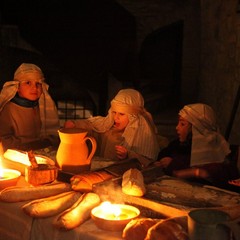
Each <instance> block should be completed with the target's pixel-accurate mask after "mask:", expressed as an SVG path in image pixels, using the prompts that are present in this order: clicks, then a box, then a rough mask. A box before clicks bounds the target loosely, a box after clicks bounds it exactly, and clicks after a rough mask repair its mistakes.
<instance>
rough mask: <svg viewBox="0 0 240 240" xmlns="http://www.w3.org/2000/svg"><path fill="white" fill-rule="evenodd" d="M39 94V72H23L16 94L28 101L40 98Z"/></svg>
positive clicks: (40, 89) (40, 91) (40, 90)
mask: <svg viewBox="0 0 240 240" xmlns="http://www.w3.org/2000/svg"><path fill="white" fill-rule="evenodd" d="M23 78H24V79H23ZM41 94H42V83H41V82H40V76H39V74H38V73H31V74H24V77H22V79H21V81H20V84H19V88H18V95H19V96H20V97H22V98H25V99H28V100H30V101H36V100H37V99H39V98H40V96H41Z"/></svg>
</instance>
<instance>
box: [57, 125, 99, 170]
mask: <svg viewBox="0 0 240 240" xmlns="http://www.w3.org/2000/svg"><path fill="white" fill-rule="evenodd" d="M58 133H59V137H60V144H59V147H58V150H57V154H56V160H57V164H58V166H59V168H60V169H61V170H62V171H65V172H69V173H81V172H85V171H88V170H90V168H91V160H92V157H93V155H94V153H95V152H96V148H97V143H96V140H95V138H93V137H89V136H87V131H86V130H83V129H80V128H63V129H60V130H59V131H58ZM87 143H89V144H87Z"/></svg>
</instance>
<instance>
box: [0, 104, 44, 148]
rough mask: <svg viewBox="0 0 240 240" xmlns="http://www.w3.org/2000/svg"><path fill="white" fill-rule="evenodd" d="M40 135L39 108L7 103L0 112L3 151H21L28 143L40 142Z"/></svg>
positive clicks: (0, 134)
mask: <svg viewBox="0 0 240 240" xmlns="http://www.w3.org/2000/svg"><path fill="white" fill-rule="evenodd" d="M40 133H41V120H40V113H39V107H34V108H26V107H22V106H19V105H17V104H15V103H12V102H8V103H7V104H6V105H5V107H4V109H3V110H2V111H1V112H0V138H1V141H2V144H3V147H4V148H5V149H7V148H18V149H22V148H25V147H23V146H24V145H27V144H28V143H29V144H30V143H32V142H36V141H41V139H40ZM29 146H30V145H29ZM39 147H41V146H39Z"/></svg>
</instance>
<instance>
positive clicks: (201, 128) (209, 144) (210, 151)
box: [179, 103, 230, 166]
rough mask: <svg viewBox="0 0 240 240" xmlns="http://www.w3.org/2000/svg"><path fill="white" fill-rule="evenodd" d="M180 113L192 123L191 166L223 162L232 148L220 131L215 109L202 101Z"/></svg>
mask: <svg viewBox="0 0 240 240" xmlns="http://www.w3.org/2000/svg"><path fill="white" fill-rule="evenodd" d="M179 115H180V116H181V117H183V118H184V119H186V120H187V121H189V122H190V123H191V124H192V151H191V166H194V165H200V164H207V163H216V162H223V161H224V159H225V157H226V155H227V154H229V153H230V149H229V144H228V142H227V141H226V140H225V139H224V137H223V136H222V135H221V134H220V132H219V129H218V127H217V123H216V116H215V113H214V111H213V109H212V108H211V107H210V106H208V105H206V104H202V103H196V104H190V105H186V106H184V108H183V109H181V110H180V112H179Z"/></svg>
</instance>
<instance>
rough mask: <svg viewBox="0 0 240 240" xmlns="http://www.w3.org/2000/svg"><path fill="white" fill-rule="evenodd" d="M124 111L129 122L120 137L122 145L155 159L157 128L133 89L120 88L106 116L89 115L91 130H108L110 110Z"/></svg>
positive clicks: (102, 131)
mask: <svg viewBox="0 0 240 240" xmlns="http://www.w3.org/2000/svg"><path fill="white" fill-rule="evenodd" d="M113 111H116V112H121V113H126V114H127V115H128V118H129V123H128V125H127V127H126V128H125V130H124V132H123V134H122V137H123V139H124V140H123V142H122V145H123V146H124V147H126V148H127V149H128V150H131V151H134V152H137V153H138V154H141V155H143V156H145V157H148V158H150V159H153V160H156V159H157V156H158V152H159V143H158V140H157V128H156V126H155V124H154V122H153V120H152V116H151V114H150V113H149V112H147V111H146V109H145V108H144V99H143V97H142V95H141V94H140V93H139V92H138V91H137V90H135V89H122V90H120V91H119V92H118V94H117V95H116V96H115V97H114V99H113V100H112V101H111V107H110V109H109V111H108V115H107V116H106V117H102V116H96V117H91V118H89V119H88V121H89V122H90V123H91V124H92V125H93V130H94V131H96V132H98V133H104V132H106V131H108V130H109V129H110V128H111V127H112V126H113V124H114V119H113V115H112V112H113Z"/></svg>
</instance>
